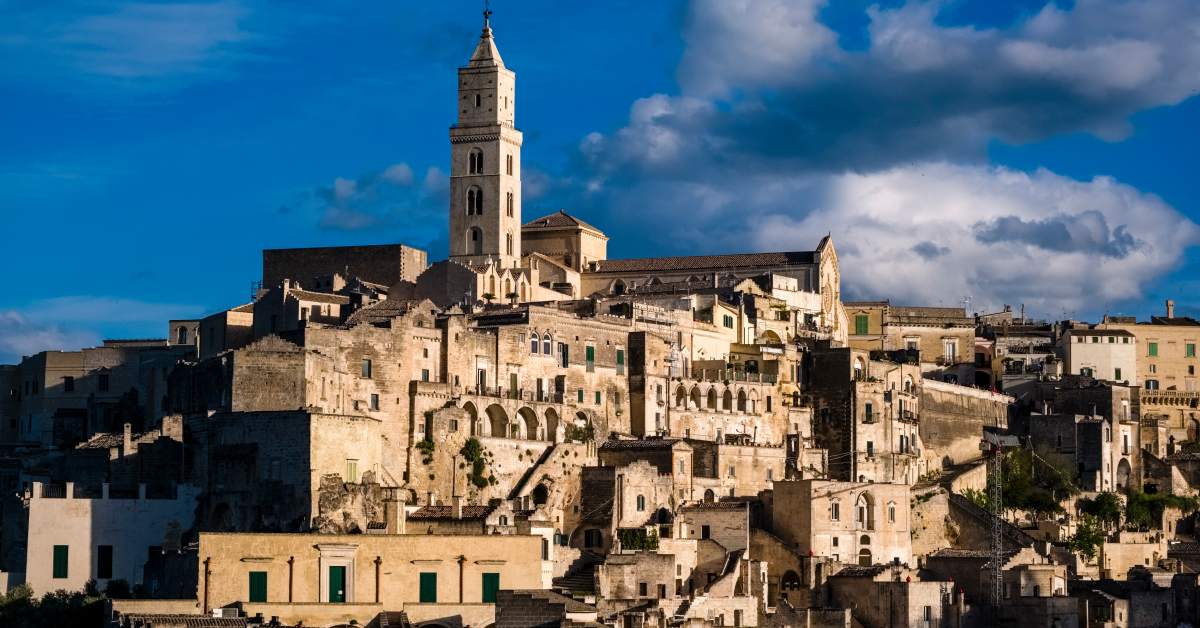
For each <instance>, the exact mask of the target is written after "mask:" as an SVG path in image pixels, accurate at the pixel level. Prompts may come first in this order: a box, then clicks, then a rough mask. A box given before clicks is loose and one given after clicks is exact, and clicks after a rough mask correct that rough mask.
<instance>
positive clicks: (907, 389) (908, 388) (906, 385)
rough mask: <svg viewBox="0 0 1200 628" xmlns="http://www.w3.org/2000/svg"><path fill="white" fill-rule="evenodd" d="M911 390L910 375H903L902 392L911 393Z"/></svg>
mask: <svg viewBox="0 0 1200 628" xmlns="http://www.w3.org/2000/svg"><path fill="white" fill-rule="evenodd" d="M912 391H913V378H912V375H905V376H904V392H906V393H911V392H912Z"/></svg>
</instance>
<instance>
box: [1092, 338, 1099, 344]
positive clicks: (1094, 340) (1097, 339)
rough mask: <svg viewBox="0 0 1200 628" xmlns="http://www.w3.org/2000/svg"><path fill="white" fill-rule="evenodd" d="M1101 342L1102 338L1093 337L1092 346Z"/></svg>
mask: <svg viewBox="0 0 1200 628" xmlns="http://www.w3.org/2000/svg"><path fill="white" fill-rule="evenodd" d="M1098 342H1100V336H1092V344H1096V343H1098Z"/></svg>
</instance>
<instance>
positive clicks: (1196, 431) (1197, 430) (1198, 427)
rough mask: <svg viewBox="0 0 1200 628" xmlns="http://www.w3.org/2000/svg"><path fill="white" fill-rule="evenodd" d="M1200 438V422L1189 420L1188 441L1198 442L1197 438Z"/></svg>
mask: <svg viewBox="0 0 1200 628" xmlns="http://www.w3.org/2000/svg"><path fill="white" fill-rule="evenodd" d="M1198 437H1200V421H1197V420H1196V419H1189V420H1188V424H1187V439H1188V440H1190V441H1192V442H1193V443H1194V442H1196V438H1198Z"/></svg>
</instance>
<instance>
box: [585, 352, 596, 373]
mask: <svg viewBox="0 0 1200 628" xmlns="http://www.w3.org/2000/svg"><path fill="white" fill-rule="evenodd" d="M584 353H585V357H584V360H585V361H586V362H587V372H589V373H593V372H595V371H596V347H593V346H591V345H588V347H587V349H586V350H585V351H584Z"/></svg>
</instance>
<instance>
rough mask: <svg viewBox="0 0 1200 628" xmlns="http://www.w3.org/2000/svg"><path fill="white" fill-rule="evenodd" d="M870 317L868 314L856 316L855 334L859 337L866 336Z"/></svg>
mask: <svg viewBox="0 0 1200 628" xmlns="http://www.w3.org/2000/svg"><path fill="white" fill-rule="evenodd" d="M868 323H869V317H868V316H867V315H866V314H856V315H855V316H854V333H855V335H858V336H865V335H866V333H867V325H868Z"/></svg>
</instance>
